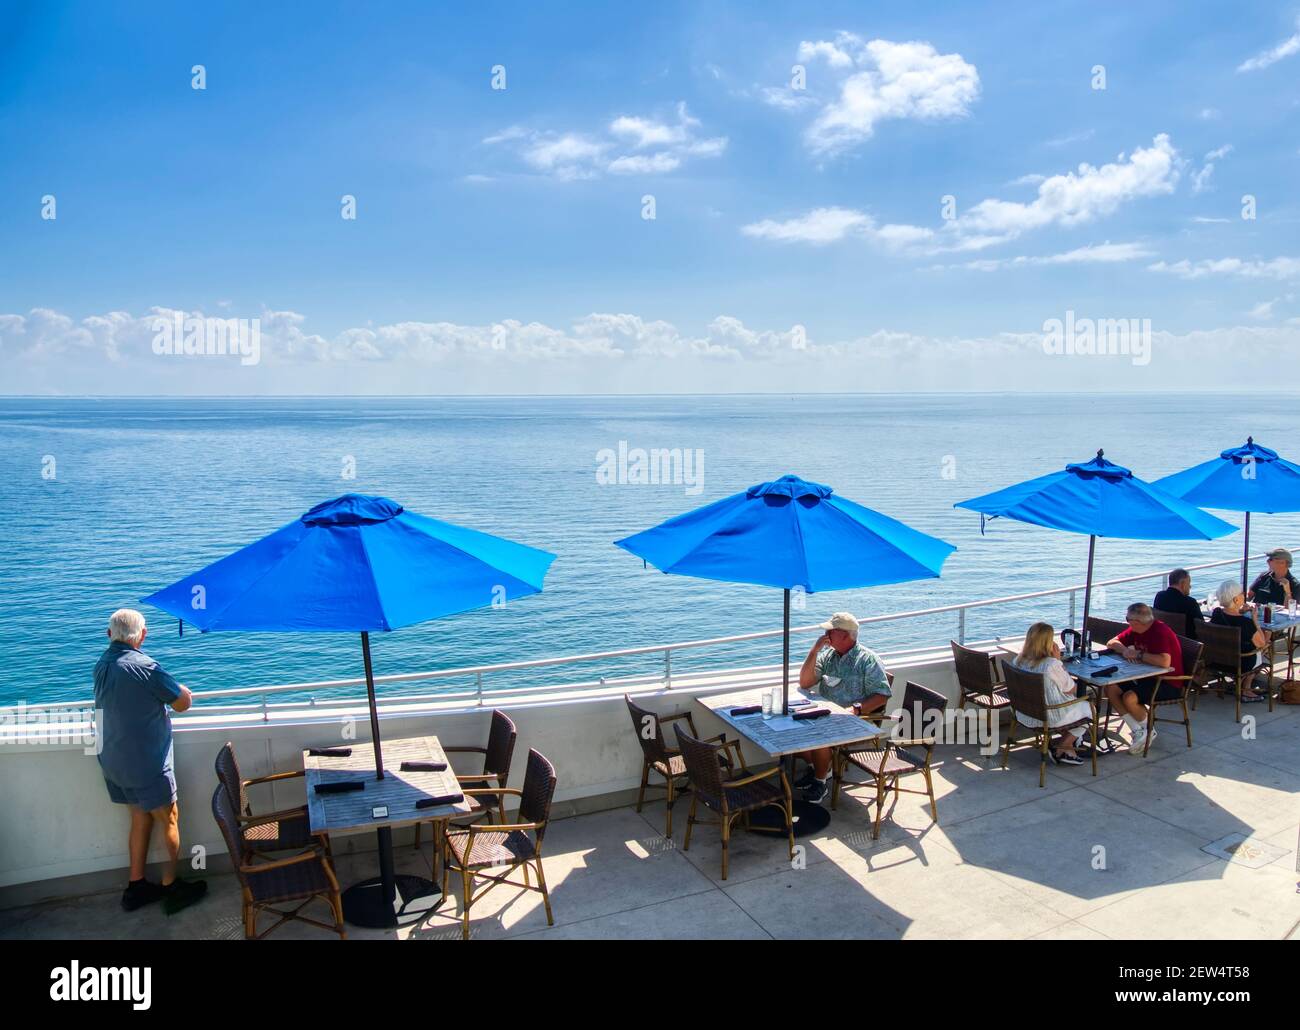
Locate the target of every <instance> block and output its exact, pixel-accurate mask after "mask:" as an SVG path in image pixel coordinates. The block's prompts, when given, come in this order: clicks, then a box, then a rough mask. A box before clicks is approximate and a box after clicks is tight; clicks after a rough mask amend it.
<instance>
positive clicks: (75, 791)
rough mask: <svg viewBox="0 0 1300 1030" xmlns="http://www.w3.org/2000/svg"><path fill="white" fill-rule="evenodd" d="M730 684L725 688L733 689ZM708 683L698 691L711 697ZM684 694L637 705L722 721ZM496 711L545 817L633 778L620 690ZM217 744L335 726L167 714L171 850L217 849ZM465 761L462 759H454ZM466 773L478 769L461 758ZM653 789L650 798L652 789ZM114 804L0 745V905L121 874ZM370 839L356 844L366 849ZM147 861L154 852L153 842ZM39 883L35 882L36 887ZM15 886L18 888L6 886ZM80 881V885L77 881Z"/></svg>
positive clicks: (271, 768)
mask: <svg viewBox="0 0 1300 1030" xmlns="http://www.w3.org/2000/svg"><path fill="white" fill-rule="evenodd" d="M892 668H893V671H894V673H895V676H896V680H895V698H896V700H899V701H901V697H902V690H903V685H904V682H905V681H906V680H907V679H908V678H911V679H914V680H916V681H917V682H919V683H924V684H925V685H926V686H929V687H932V688H933V689H936V690H939V691H941V692H943V693H944V694H946V695H947V696H948V697H949V698H950V699H951V698H954V697H955V696H956V686H955V682H954V679H953V671H952V663H951V658H950V657H949V656H948V655H947V654H946V651H945V652H939V653H935V654H932V655H927V656H925V657H923V658H921V659H918V660H916V661H913V662H911V663H908V664H906V665H897V664H896V665H894V666H893V667H892ZM733 689H734V688H733ZM717 692H719V691H718V689H717V688H716V687H715V688H713V689H712V690H708V691H701V693H717ZM696 693H697V692H696V691H692V690H683V689H673V690H659V691H657V692H651V693H645V694H639V695H638V703H639V704H640V705H642V706H643V707H645V708H650V709H652V710H654V711H657V712H659V713H661V714H668V713H670V712H675V711H683V710H687V709H689V710H691V711H692V712H693V715H694V717H695V721H696V725H697V727H698V728H699V730H700V732H701V733H702V734H704V735H706V736H707V735H712V734H715V733H720V732H722V731H723V730H724V729H725V728H726V727H725V726H724V724H723V723H722V722H721V721H720V720H717V719H716V718H714V717H713V716H712V715H710V714H709V713H708V712H706V711H705V710H704V709H703V708H702V706H700V705H697V704H694V703H693V698H694V697H695V696H696ZM501 707H502V708H503V709H504V710H505V711H506V712H507V713H508V714H509V715H510V717H511V718H512V719H514V721H515V723H516V725H517V726H518V729H519V739H518V743H517V744H516V747H515V755H514V765H513V768H512V769H511V775H510V783H511V785H512V786H519V785H520V784H521V783H522V780H523V772H524V765H525V762H526V761H527V756H528V749H529V748H536V749H537V750H539V751H541V752H542V753H543V754H544V755H546V756H547V757H548V758H549V759H550V760H551V761H552V762H553V763H554V764H555V767H556V770H557V774H558V778H559V782H558V785H557V791H556V800H557V806H556V810H555V815H556V816H557V817H563V816H565V815H571V814H574V813H575V812H579V811H583V810H591V809H595V808H600V807H608V806H609V805H611V804H622V803H626V800H627V792H628V791H631V790H634V789H635V788H636V786H637V785H638V784H639V782H640V772H641V750H640V747H639V745H638V743H637V740H636V738H635V736H634V734H633V732H632V725H631V721H630V719H629V717H628V713H627V707H626V705H625V704H624V702H623V699H622V697H621V696H617V695H615V696H602V697H584V698H580V699H579V698H572V699H560V700H545V701H539V700H532V699H519V698H510V697H505V698H503V699H502V701H501ZM489 719H490V711H489V710H488V709H480V708H473V709H470V710H452V711H439V712H437V713H436V714H429V713H425V714H412V715H406V714H402V715H389V716H384V717H382V718H381V733H382V735H383V737H384V738H386V739H396V738H400V737H407V736H417V735H421V734H430V733H434V734H437V735H438V737H439V738H440V739H441V740H442V742H443V743H444V744H445V745H448V746H451V745H456V744H475V745H481V744H483V743H485V742H486V739H487V732H488V723H489ZM358 735H359V737H360V738H361V739H363V740H365V739H368V738H369V722H368V721H366V720H365V719H361V720H359V722H358ZM227 740H230V741H232V742H233V743H234V745H235V751H236V754H237V755H238V757H239V761H240V765H241V768H242V772H243V774H244V776H245V778H252V777H256V776H261V775H265V774H267V773H270V772H278V771H285V770H291V769H300V768H302V750H303V749H304V748H307V747H315V746H321V745H332V744H338V743H339V733H338V727H337V725H336V723H335V722H334V720H332V719H329V718H320V717H316V718H312V717H311V716H310V714H309V713H306V712H304V713H303V718H302V719H301V720H299V721H294V719H293V718H292V717H289V718H288V719H287V720H286V721H277V722H275V723H273V724H266V723H262V722H260V721H257V722H251V723H250V722H247V721H245V723H244V724H239V725H231V724H225V725H216V726H213V725H205V724H204V720H191V719H186V718H180V719H177V720H176V732H175V758H176V777H177V785H178V790H179V795H180V812H181V826H180V829H181V841H182V849H183V853H188V852H189V849H191V848H193V847H194V846H195V845H199V846H202V847H203V848H205V849H207V852H208V853H209V854H211V855H214V856H218V855H224V853H225V850H226V849H225V845H224V843H223V842H222V840H221V837H220V833H219V831H218V830H217V827H216V824H215V823H214V822H213V820H212V816H211V798H212V792H213V789H214V788H215V786H216V775H215V773H214V771H213V760H214V758H215V757H216V754H217V751H218V749H219V748H220V747H221V745H222V744H224V743H225V742H226V741H227ZM462 758H463V759H464V760H467V761H468V760H472V759H473V758H474V756H462ZM746 760H747V761H749V762H750V763H751V764H753V765H755V766H758V765H761V764H762V763H763V762H764V761H766V760H768V759H767V756H766V755H763V754H762V753H761V752H758V751H756V750H754V749H752V748H747V750H746ZM455 764H456V765H457V767H459V768H462V769H463V771H477V768H478V766H477V765H473V766H468V765H467V766H463V767H462V766H461V765H460V762H459V761H457V762H456V763H455ZM254 789H255V790H261V791H262V793H261V794H254V795H253V804H254V810H255V811H266V810H270V809H272V808H275V809H279V808H288V807H292V806H295V805H300V804H303V803H305V800H306V794H305V791H304V787H303V781H302V780H301V779H292V780H288V781H286V782H285V783H283V784H277V785H269V786H266V787H262V788H254ZM655 796H658V794H657V793H656V795H655ZM127 826H128V820H127V814H126V809H125V807H123V806H120V805H113V804H112V803H110V802H109V800H108V795H107V793H106V791H105V789H104V783H103V778H102V776H101V775H100V771H99V763H98V762H97V761H96V759H95V758H94V756H93V755H87V754H85V753H84V751H83V749H82V748H81V747H80V746H71V745H69V746H52V745H31V744H21V743H15V744H8V745H6V746H4V747H0V903H2V904H16V903H20V902H23V901H29V900H36V899H39V898H42V897H50V896H59V895H62V894H67V893H71V892H72V891H71V890H69V889H68V887H69V884H68V882H67V880H66V879H65V878H67V877H83V878H84V877H85V876H87V875H88V874H96V873H98V874H100V876H99V879H100V880H104V881H105V882H108V881H107V880H105V877H106V874H107V873H109V872H116V871H119V870H125V868H126V866H127V853H126V832H127ZM372 842H373V836H372V835H370V834H366V835H365V836H364V837H363V838H361V839H359V840H357V841H356V844H357V846H358V847H361V848H366V847H370V846H372ZM150 857H151V860H158V859H161V858H163V857H164V856H163V853H162V851H161V849H159V848H158V847H157V846H155V848H154V851H153V853H152V854H151V856H150ZM43 883H44V884H47V885H46V886H42V884H43ZM18 885H28V888H27V889H24V890H16V889H7V888H16V887H17V886H18ZM84 887H85V884H84V883H83V885H82V889H84Z"/></svg>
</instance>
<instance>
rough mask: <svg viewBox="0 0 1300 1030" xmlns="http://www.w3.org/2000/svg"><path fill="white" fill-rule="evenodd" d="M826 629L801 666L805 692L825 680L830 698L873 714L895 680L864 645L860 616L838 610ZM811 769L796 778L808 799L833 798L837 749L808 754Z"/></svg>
mask: <svg viewBox="0 0 1300 1030" xmlns="http://www.w3.org/2000/svg"><path fill="white" fill-rule="evenodd" d="M821 628H822V629H824V630H825V631H826V632H825V633H823V634H822V635H821V636H820V637H818V638H817V639H816V641H814V643H813V646H812V649H811V650H810V651H809V652H808V657H807V658H805V659H804V661H803V668H801V669H800V670H799V686H801V687H803V688H804V689H805V690H806V689H808V688H809V687H813V686H817V685H819V684H820V687H819V689H820V693H821V695H822V696H823V697H825V698H826V699H827V700H828V701H833V702H835V704H837V705H842V706H843V707H845V708H852V709H853V710H854V711H855V712H856V713H857V714H858V715H867V714H868V713H870V712H876V711H879V710H880V709H882V708H884V707H885V705H886V703H887V702H888V701H889V680H888V679H887V678H886V676H885V667H884V666H883V665H882V664H881V662H880V659H879V658H878V657H877V656H876V653H875V652H874V651H872V650H871V649H870V648H866V647H863V646H862V645H861V644H859V643H858V620H857V619H855V618H854V617H853V616H852V615H850V614H849V613H848V612H836V613H835V614H834V615H832V616H831V617H830V618H829V619H827V620H826V621H825V622H823V623H822V624H821ZM803 758H804V760H805V761H807V762H808V763H809V766H810V768H809V770H808V772H807V773H806V774H805V775H804V776H803V778H802V779H800V780H797V781H796V782H795V786H796V787H802V788H803V792H804V793H803V799H804V800H805V801H809V802H812V803H813V804H820V803H821V802H823V801H825V800H826V799H827V798H828V797H830V793H831V790H830V776H831V749H830V748H828V747H823V748H818V749H817V750H815V751H806V752H804V754H803Z"/></svg>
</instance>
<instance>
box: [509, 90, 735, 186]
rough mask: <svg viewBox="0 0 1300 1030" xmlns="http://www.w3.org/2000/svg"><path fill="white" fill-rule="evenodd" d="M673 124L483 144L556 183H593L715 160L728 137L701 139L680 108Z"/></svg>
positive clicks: (641, 121) (615, 124) (528, 133)
mask: <svg viewBox="0 0 1300 1030" xmlns="http://www.w3.org/2000/svg"><path fill="white" fill-rule="evenodd" d="M676 115H677V116H676V120H675V121H672V120H670V121H665V120H659V119H655V118H644V117H640V116H635V115H620V116H618V117H617V118H615V119H614V120H613V121H611V122H610V123H609V125H608V126H607V127H606V134H605V135H604V136H598V135H592V134H589V133H579V132H566V133H555V132H543V131H539V130H535V129H527V128H522V127H520V126H512V127H511V128H508V129H505V130H504V131H502V132H499V133H496V134H495V135H492V136H488V137H487V138H486V139H484V140H483V142H484V143H486V144H488V145H503V144H504V145H508V146H511V147H512V148H513V149H514V150H515V151H516V152H517V154H518V156H519V158H520V159H521V160H522V161H523V162H524V163H525V164H526V165H528V166H529V167H530V168H532V169H533V170H534V171H536V172H539V173H541V174H543V175H548V176H551V177H553V178H556V179H560V180H565V181H571V180H575V179H595V178H598V177H599V176H601V175H604V174H607V173H608V174H612V175H633V174H664V173H667V172H672V171H676V170H677V169H678V168H680V167H681V166H682V164H683V163H684V162H685V161H686V160H687V159H689V158H695V157H699V158H708V157H717V156H719V155H720V154H722V153H723V151H725V150H726V148H727V138H726V137H725V136H717V137H711V138H700V137H699V136H697V134H696V130H697V129H699V128H700V121H699V119H697V118H693V117H692V116H691V114H690V113H689V112H688V111H687V109H686V105H685V104H684V103H681V104H678V105H677V110H676Z"/></svg>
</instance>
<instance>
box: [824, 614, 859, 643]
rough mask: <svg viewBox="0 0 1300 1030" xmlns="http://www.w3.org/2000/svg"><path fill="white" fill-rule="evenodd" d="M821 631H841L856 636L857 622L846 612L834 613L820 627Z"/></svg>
mask: <svg viewBox="0 0 1300 1030" xmlns="http://www.w3.org/2000/svg"><path fill="white" fill-rule="evenodd" d="M821 628H822V629H842V630H844V631H845V632H846V633H852V634H853V635H854V636H855V637H856V636H857V635H858V620H857V619H855V618H854V617H853V616H852V615H850V614H849V613H848V612H836V613H835V614H834V615H832V616H831V617H830V618H829V619H827V620H826V621H825V622H823V623H822V625H821Z"/></svg>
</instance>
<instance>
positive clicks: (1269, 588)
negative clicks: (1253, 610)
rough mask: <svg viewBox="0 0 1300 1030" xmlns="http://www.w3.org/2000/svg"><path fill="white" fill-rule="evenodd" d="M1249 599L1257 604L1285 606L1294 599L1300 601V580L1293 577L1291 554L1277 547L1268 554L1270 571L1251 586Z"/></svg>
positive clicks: (1283, 548)
mask: <svg viewBox="0 0 1300 1030" xmlns="http://www.w3.org/2000/svg"><path fill="white" fill-rule="evenodd" d="M1246 597H1247V599H1249V600H1251V601H1254V602H1255V603H1256V604H1280V605H1285V604H1287V603H1288V602H1289V601H1291V600H1292V599H1293V598H1294V599H1295V600H1297V601H1300V580H1297V579H1296V578H1295V576H1293V575H1291V552H1290V551H1288V550H1287V549H1286V548H1285V547H1277V548H1274V549H1273V550H1271V551H1269V552H1268V571H1267V572H1262V573H1260V575H1259V578H1258V579H1256V580H1255V582H1254V583H1252V584H1251V585H1250V591H1249V592H1248V593H1247V594H1246Z"/></svg>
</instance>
